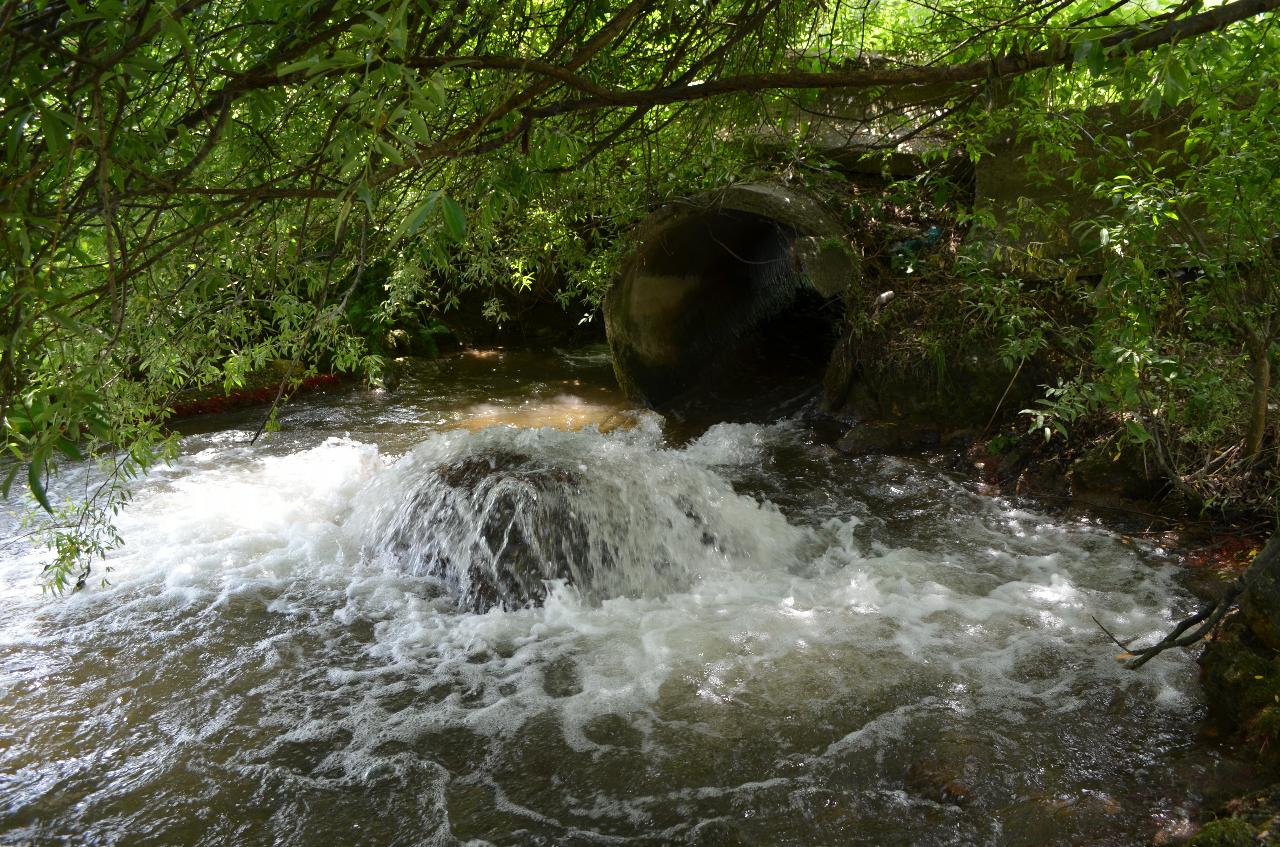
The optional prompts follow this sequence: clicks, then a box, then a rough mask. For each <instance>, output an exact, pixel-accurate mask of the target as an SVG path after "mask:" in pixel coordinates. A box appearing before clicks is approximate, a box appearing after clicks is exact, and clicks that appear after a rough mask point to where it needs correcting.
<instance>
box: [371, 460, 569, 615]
mask: <svg viewBox="0 0 1280 847" xmlns="http://www.w3.org/2000/svg"><path fill="white" fill-rule="evenodd" d="M434 477H435V478H434V479H433V480H431V481H429V483H428V484H427V485H425V486H423V487H422V488H421V489H420V490H418V491H417V492H415V493H414V495H413V503H412V509H411V511H413V512H415V513H417V515H418V520H417V521H415V522H414V523H412V524H407V525H402V526H400V527H397V529H396V531H395V532H394V534H393V537H392V538H391V539H390V545H391V549H392V550H393V551H395V552H396V553H398V554H400V555H401V556H402V557H403V558H406V559H408V560H409V561H411V562H412V563H413V564H414V567H415V569H416V570H417V571H418V572H419V573H422V574H423V575H426V576H432V577H436V578H437V579H440V580H442V581H444V582H445V583H446V584H448V587H449V588H450V589H451V590H452V591H453V593H455V594H456V596H457V597H458V599H459V601H460V603H461V605H462V606H464V607H465V608H467V609H469V610H471V611H475V612H484V611H488V610H489V609H493V608H498V607H500V608H504V609H514V608H519V607H521V606H527V605H531V604H538V603H541V602H542V601H543V600H544V599H545V598H546V594H547V588H546V583H547V581H548V580H556V579H563V580H566V581H569V582H574V581H575V580H576V578H577V577H578V576H579V574H580V568H578V567H575V565H580V564H581V563H582V562H583V561H584V559H585V557H586V556H587V555H588V549H589V547H590V544H589V540H588V533H587V528H586V526H585V525H584V523H583V521H582V520H581V519H580V518H579V516H578V515H577V514H576V513H575V512H574V510H573V508H572V505H571V503H570V502H569V495H570V494H571V493H573V492H574V491H575V490H576V488H577V487H578V485H579V483H580V480H579V478H578V476H577V475H576V474H575V473H573V472H571V471H569V470H566V469H564V468H559V467H552V466H547V465H544V464H539V463H537V462H535V461H534V460H533V459H532V458H531V457H529V456H527V455H524V454H521V453H517V452H514V451H509V450H496V451H492V452H487V453H484V454H480V455H474V456H466V457H463V458H460V459H456V460H454V461H452V462H448V463H446V464H443V465H440V466H439V467H437V468H436V469H435V471H434Z"/></svg>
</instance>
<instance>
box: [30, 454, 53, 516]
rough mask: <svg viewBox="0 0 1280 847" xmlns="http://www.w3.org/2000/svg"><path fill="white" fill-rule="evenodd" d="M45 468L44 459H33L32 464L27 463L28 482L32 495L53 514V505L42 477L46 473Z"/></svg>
mask: <svg viewBox="0 0 1280 847" xmlns="http://www.w3.org/2000/svg"><path fill="white" fill-rule="evenodd" d="M44 468H45V463H44V462H43V461H36V460H35V459H32V460H31V464H29V465H27V484H28V485H29V486H30V487H31V496H33V497H35V498H36V502H37V503H39V504H40V505H41V507H43V508H44V510H45V511H46V512H48V513H49V514H51V515H52V514H53V506H51V505H49V495H48V494H46V493H45V490H44V482H42V481H41V479H40V477H41V476H42V475H43V474H44Z"/></svg>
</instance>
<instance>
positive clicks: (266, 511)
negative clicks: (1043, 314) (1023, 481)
mask: <svg viewBox="0 0 1280 847" xmlns="http://www.w3.org/2000/svg"><path fill="white" fill-rule="evenodd" d="M604 368H605V362H603V361H601V359H600V358H599V357H591V356H588V357H582V356H575V357H563V358H561V359H558V360H553V361H550V362H545V361H544V362H537V361H531V360H526V359H521V358H520V357H516V356H505V357H503V356H496V357H495V358H493V359H479V358H475V359H462V358H459V359H454V360H451V361H447V362H444V363H440V364H436V365H432V366H430V367H429V368H428V369H427V370H425V371H422V372H419V373H417V374H416V375H414V374H411V375H410V377H409V378H408V379H406V381H405V387H404V389H403V390H402V392H401V393H400V394H398V395H395V396H392V397H387V396H383V395H378V394H374V393H367V394H362V393H360V392H352V393H349V394H347V395H345V396H328V397H326V396H316V397H311V398H307V399H305V400H303V401H302V402H301V403H300V404H299V405H298V406H297V407H295V408H293V409H291V410H290V411H289V412H288V413H286V414H285V415H284V416H283V418H282V423H283V431H282V432H281V433H278V434H277V435H276V436H275V437H274V439H273V440H272V441H271V442H269V443H268V444H267V445H265V446H259V447H256V448H250V447H247V446H244V443H243V442H244V440H245V438H246V436H247V434H248V433H249V432H251V431H252V429H253V428H254V425H255V423H256V421H254V420H252V418H251V417H250V416H249V413H242V414H240V416H239V417H236V416H230V417H226V418H224V419H222V420H221V421H220V422H219V423H220V425H221V426H222V429H220V430H216V431H213V432H206V433H195V432H193V433H191V434H190V435H188V436H187V437H186V438H185V440H184V453H183V455H182V456H181V457H180V458H179V459H178V461H177V462H176V463H175V464H174V465H173V466H172V467H169V468H166V469H163V470H161V471H159V472H157V473H155V474H153V475H152V477H151V478H149V479H148V480H146V482H145V483H144V485H143V486H142V488H141V490H140V492H139V495H138V498H137V500H136V501H135V502H134V503H133V505H132V506H131V507H130V508H129V509H128V510H127V511H126V512H125V513H124V514H123V515H122V518H121V523H120V529H121V531H122V533H123V535H124V538H125V539H126V544H125V546H124V547H123V548H122V549H121V550H120V551H118V552H117V553H115V554H113V556H112V557H111V560H110V562H109V564H110V566H111V570H110V572H109V573H107V574H106V575H107V577H108V579H109V584H107V585H101V584H98V583H97V582H95V583H94V584H92V585H91V586H90V587H89V588H88V589H86V590H85V591H83V592H81V593H79V594H77V595H75V596H72V597H69V598H66V599H61V600H58V599H53V598H48V597H42V596H41V595H40V594H39V591H38V589H36V588H35V587H34V585H33V582H34V580H33V577H34V574H35V573H36V571H37V563H38V557H37V556H36V555H35V554H34V553H29V552H25V551H23V550H22V549H21V548H20V547H19V546H17V545H12V544H11V545H10V546H9V547H8V548H7V549H8V554H7V558H6V559H5V560H4V561H3V564H2V565H0V577H2V579H3V582H2V583H0V585H2V586H3V593H2V594H0V604H2V607H3V615H2V616H0V689H2V690H3V692H4V696H3V698H2V700H0V732H2V733H3V736H2V740H0V841H3V842H9V843H24V844H26V843H30V844H41V845H43V844H58V843H66V842H84V843H94V844H129V845H175V844H211V845H212V844H229V843H235V844H291V845H292V844H298V845H305V844H317V845H319V844H325V845H329V844H397V845H398V844H405V845H409V844H438V845H458V844H473V845H482V844H493V845H526V844H547V845H595V844H601V845H606V844H607V845H667V844H702V845H711V844H725V845H733V844H740V845H777V844H795V845H837V844H839V845H845V844H866V845H889V844H915V845H927V844H1009V845H1042V844H1078V843H1088V844H1117V845H1121V844H1124V845H1128V844H1135V843H1145V841H1146V840H1147V839H1149V838H1150V837H1151V835H1152V834H1153V833H1154V832H1155V830H1156V829H1157V828H1158V827H1159V826H1160V825H1161V824H1162V822H1168V821H1176V820H1179V819H1181V818H1185V817H1186V816H1188V815H1190V814H1193V813H1194V810H1195V809H1196V808H1197V806H1199V805H1200V804H1201V803H1202V802H1203V801H1204V796H1203V792H1204V791H1206V790H1211V789H1212V787H1213V786H1214V785H1215V784H1216V783H1217V782H1218V781H1220V775H1221V773H1223V772H1224V769H1225V768H1226V767H1227V764H1228V763H1224V762H1222V761H1221V760H1220V759H1219V758H1218V757H1217V755H1216V754H1215V753H1214V752H1213V750H1212V749H1210V748H1207V747H1205V746H1203V745H1200V744H1199V743H1198V742H1197V741H1196V727H1197V722H1198V718H1199V715H1200V705H1199V701H1198V694H1197V691H1196V687H1195V668H1194V664H1193V663H1192V661H1191V660H1190V658H1189V657H1187V656H1185V655H1169V656H1167V657H1161V659H1160V660H1159V661H1157V662H1153V663H1152V664H1151V665H1149V666H1148V667H1147V668H1146V669H1145V670H1144V671H1143V672H1141V673H1136V674H1135V673H1131V672H1127V671H1124V670H1122V669H1121V668H1119V667H1118V666H1117V664H1116V663H1115V662H1114V660H1113V659H1112V654H1113V652H1114V650H1113V649H1111V648H1108V646H1107V643H1106V640H1105V638H1104V637H1103V636H1102V635H1101V634H1100V633H1099V631H1098V628H1097V626H1096V625H1095V624H1094V622H1093V620H1092V619H1091V616H1097V618H1098V619H1099V620H1100V621H1102V622H1103V623H1104V624H1105V625H1106V626H1107V627H1108V628H1110V629H1112V630H1114V631H1118V632H1123V633H1126V634H1129V635H1139V634H1147V635H1153V634H1155V633H1159V632H1163V631H1164V630H1165V629H1166V628H1167V627H1168V626H1169V624H1170V621H1171V620H1173V619H1174V618H1176V617H1178V616H1180V615H1181V614H1182V613H1183V612H1184V611H1185V610H1186V609H1187V608H1188V607H1189V605H1190V600H1189V598H1188V597H1187V596H1186V595H1185V594H1184V592H1183V591H1182V590H1181V589H1180V588H1179V587H1178V585H1177V584H1176V582H1175V581H1174V578H1173V577H1174V572H1173V570H1172V568H1171V567H1169V566H1168V565H1167V564H1165V563H1163V562H1162V560H1161V558H1160V555H1159V551H1155V550H1138V549H1134V548H1133V547H1132V546H1130V545H1127V544H1124V543H1122V542H1121V541H1120V540H1119V539H1117V538H1116V537H1114V536H1113V535H1111V534H1109V533H1108V532H1105V531H1103V530H1102V529H1100V528H1099V527H1098V526H1097V525H1095V524H1093V523H1089V522H1080V521H1065V520H1058V519H1054V518H1050V517H1047V516H1045V515H1043V514H1040V513H1038V512H1036V511H1033V510H1030V509H1029V508H1028V507H1027V506H1026V505H1025V504H1020V503H1016V502H1011V501H1007V500H1002V499H996V498H990V497H984V496H979V495H978V494H976V493H973V492H971V491H969V490H968V489H966V487H965V486H964V485H963V484H961V483H960V482H958V481H957V480H955V479H953V478H951V477H949V476H947V475H945V474H942V473H939V472H936V471H934V470H932V469H931V468H930V467H929V466H928V465H927V464H925V463H921V462H916V461H906V460H898V459H882V458H875V459H872V458H868V459H860V460H857V461H849V460H846V459H843V458H840V457H836V456H834V455H830V454H828V453H826V452H824V451H823V450H822V449H821V448H820V447H817V446H815V445H813V444H812V443H811V437H810V435H809V434H808V433H807V432H806V430H805V429H804V428H803V427H802V426H800V425H798V424H796V423H792V422H785V421H784V422H780V423H776V424H771V425H756V424H720V425H717V426H714V427H712V428H711V429H709V430H708V431H707V432H705V433H704V434H702V435H701V436H699V437H697V438H695V439H693V440H691V441H686V442H677V441H671V440H669V437H668V436H667V435H666V434H664V431H663V429H662V426H661V422H660V420H659V419H657V418H656V417H654V416H644V415H640V416H639V417H638V420H639V425H638V426H635V427H633V428H629V429H627V428H618V429H615V430H613V431H610V432H607V433H603V432H601V428H600V427H598V426H597V424H598V423H599V422H600V421H601V420H603V419H605V418H606V417H607V416H609V415H610V414H611V413H613V412H614V411H616V409H617V408H618V406H619V402H620V401H619V400H618V398H617V397H616V396H615V395H614V394H612V392H611V391H610V389H608V388H607V386H606V387H602V385H604V383H605V382H606V380H607V375H606V371H605V369H604ZM477 421H487V422H491V423H494V424H496V425H494V426H488V427H483V428H482V427H479V426H478V424H477ZM593 422H595V423H593ZM511 423H516V424H521V425H520V426H512V425H510V424H511ZM538 424H548V426H537V425H538ZM557 426H558V427H560V428H553V427H557ZM606 428H607V427H606ZM75 483H76V480H75V479H69V480H67V484H68V485H74V484H75ZM15 531H16V530H15Z"/></svg>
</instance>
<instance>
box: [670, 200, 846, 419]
mask: <svg viewBox="0 0 1280 847" xmlns="http://www.w3.org/2000/svg"><path fill="white" fill-rule="evenodd" d="M795 238H796V232H795V231H794V230H792V229H791V228H790V227H788V226H786V225H784V224H781V223H779V222H777V221H774V220H770V219H769V218H765V217H762V216H759V215H753V214H749V213H746V212H737V211H714V212H706V213H703V214H701V215H690V216H686V217H682V218H681V219H679V220H678V222H677V223H675V224H673V225H671V226H669V227H667V229H666V231H665V232H664V233H662V236H661V237H660V238H659V239H658V240H657V241H656V243H651V244H650V245H649V249H648V250H647V251H646V254H645V262H646V271H648V272H650V273H652V274H654V275H655V276H667V275H669V276H684V277H686V278H687V277H688V276H691V275H692V276H696V277H697V280H698V281H697V286H696V293H695V294H694V295H693V296H690V297H689V298H687V301H686V303H685V308H683V309H682V311H681V314H680V317H679V319H678V325H677V326H675V327H674V328H673V329H674V332H675V333H676V335H677V336H678V337H680V338H682V339H684V342H683V344H682V351H683V355H682V360H681V365H680V368H679V373H678V374H676V378H675V379H674V380H673V381H672V382H671V384H670V386H669V388H668V389H667V392H666V393H667V396H666V397H657V396H650V400H651V402H654V404H655V405H657V406H659V407H660V408H666V409H667V410H669V411H675V412H677V413H683V414H689V415H698V414H700V413H712V414H714V415H716V416H717V417H720V418H721V419H726V418H728V419H757V418H760V419H762V418H767V417H770V416H772V417H777V416H778V415H779V414H785V413H787V411H789V409H788V406H798V405H799V404H800V403H802V402H804V400H806V399H808V397H810V396H812V393H813V390H816V386H817V384H818V383H819V381H820V380H821V375H822V371H823V369H824V367H825V365H826V362H827V360H828V357H829V356H830V353H831V348H832V346H833V343H834V338H835V330H834V324H835V321H836V320H837V318H838V316H839V314H840V312H839V304H838V303H833V302H831V301H828V300H825V299H824V298H822V297H821V296H820V295H819V294H818V293H817V292H815V291H814V290H813V289H811V288H810V287H809V286H808V285H806V284H805V282H804V280H803V279H802V277H801V276H800V274H799V272H798V270H797V268H796V265H795V261H794V259H793V258H792V255H791V243H792V241H793V240H794V239H795Z"/></svg>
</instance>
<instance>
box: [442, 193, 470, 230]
mask: <svg viewBox="0 0 1280 847" xmlns="http://www.w3.org/2000/svg"><path fill="white" fill-rule="evenodd" d="M443 206H444V228H445V230H446V231H447V232H448V233H449V237H450V238H452V239H453V240H454V241H461V240H462V239H463V238H465V237H466V235H467V215H466V213H465V212H463V211H462V207H461V206H459V205H458V201H457V200H454V199H453V198H452V197H448V196H446V197H445V198H444V200H443Z"/></svg>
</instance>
